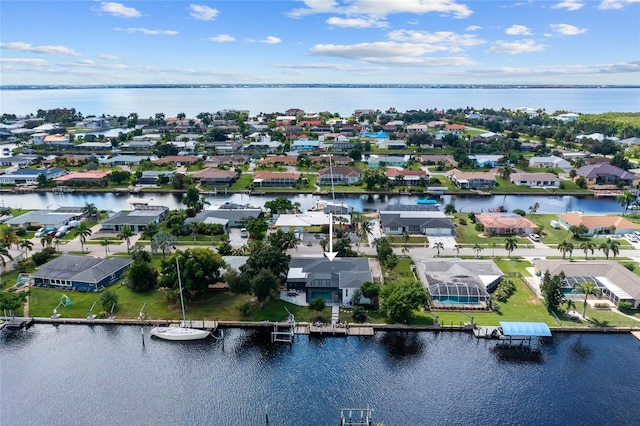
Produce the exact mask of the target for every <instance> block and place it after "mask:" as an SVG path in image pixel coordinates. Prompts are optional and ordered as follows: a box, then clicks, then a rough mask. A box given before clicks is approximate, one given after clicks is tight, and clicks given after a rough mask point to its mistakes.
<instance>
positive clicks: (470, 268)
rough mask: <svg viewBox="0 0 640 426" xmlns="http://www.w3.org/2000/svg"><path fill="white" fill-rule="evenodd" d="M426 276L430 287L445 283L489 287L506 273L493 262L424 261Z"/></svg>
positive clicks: (461, 260) (465, 260) (470, 260)
mask: <svg viewBox="0 0 640 426" xmlns="http://www.w3.org/2000/svg"><path fill="white" fill-rule="evenodd" d="M422 265H423V266H424V275H425V278H426V280H427V283H428V284H429V285H432V284H438V283H443V282H459V283H466V284H471V283H476V284H478V283H481V284H482V285H483V286H484V287H488V286H489V285H490V284H492V283H494V282H495V281H496V280H497V279H499V278H501V277H503V276H504V273H503V272H502V270H500V268H498V266H497V265H496V264H495V262H494V261H493V260H481V259H440V258H439V259H428V260H423V261H422Z"/></svg>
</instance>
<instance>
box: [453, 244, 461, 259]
mask: <svg viewBox="0 0 640 426" xmlns="http://www.w3.org/2000/svg"><path fill="white" fill-rule="evenodd" d="M461 248H462V245H461V244H456V245H455V247H454V249H455V250H456V256H458V257H460V249H461Z"/></svg>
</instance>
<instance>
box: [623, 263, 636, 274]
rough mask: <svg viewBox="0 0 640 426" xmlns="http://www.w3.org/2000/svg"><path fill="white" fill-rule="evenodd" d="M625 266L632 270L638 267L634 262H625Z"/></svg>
mask: <svg viewBox="0 0 640 426" xmlns="http://www.w3.org/2000/svg"><path fill="white" fill-rule="evenodd" d="M623 266H624V267H625V268H627V269H628V270H630V271H632V272H633V270H634V269H636V265H634V264H633V263H624V264H623Z"/></svg>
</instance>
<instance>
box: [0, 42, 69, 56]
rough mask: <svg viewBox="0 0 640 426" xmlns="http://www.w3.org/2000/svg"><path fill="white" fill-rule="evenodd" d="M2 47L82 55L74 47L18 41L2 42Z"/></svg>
mask: <svg viewBox="0 0 640 426" xmlns="http://www.w3.org/2000/svg"><path fill="white" fill-rule="evenodd" d="M0 47H1V48H3V49H9V50H18V51H20V52H31V53H43V54H46V55H69V56H81V55H80V54H79V53H78V52H76V51H75V50H73V49H69V48H68V47H64V46H32V45H31V44H29V43H24V42H21V41H16V42H13V43H0Z"/></svg>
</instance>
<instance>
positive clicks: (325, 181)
mask: <svg viewBox="0 0 640 426" xmlns="http://www.w3.org/2000/svg"><path fill="white" fill-rule="evenodd" d="M361 178H362V170H360V169H359V168H357V167H353V166H337V167H327V168H324V169H322V170H320V171H319V172H318V185H353V184H356V183H358V182H359V181H360V179H361Z"/></svg>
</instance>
